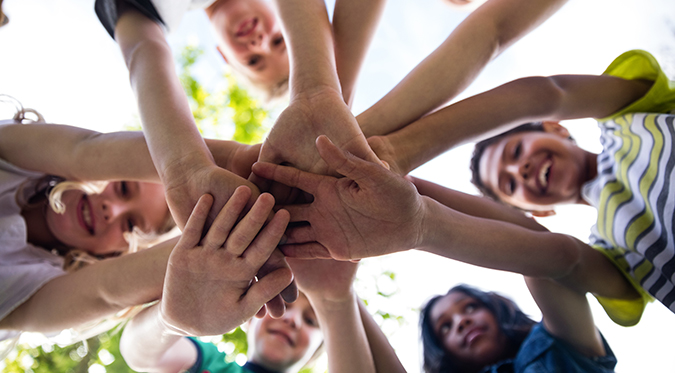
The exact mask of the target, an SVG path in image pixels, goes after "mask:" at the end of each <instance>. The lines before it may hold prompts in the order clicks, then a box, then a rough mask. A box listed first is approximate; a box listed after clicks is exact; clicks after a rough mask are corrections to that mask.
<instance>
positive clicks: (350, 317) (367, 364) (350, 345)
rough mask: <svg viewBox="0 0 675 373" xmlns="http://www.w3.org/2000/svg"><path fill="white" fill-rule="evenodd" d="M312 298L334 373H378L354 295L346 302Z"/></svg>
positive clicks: (329, 362)
mask: <svg viewBox="0 0 675 373" xmlns="http://www.w3.org/2000/svg"><path fill="white" fill-rule="evenodd" d="M318 298H319V297H311V296H310V297H309V300H310V302H311V304H312V307H313V308H314V311H315V312H316V315H317V318H318V319H319V325H321V331H322V332H323V336H324V343H325V345H326V351H327V353H328V370H329V371H331V372H345V373H347V372H364V373H367V372H375V365H374V362H373V358H372V356H371V351H370V348H369V345H368V338H367V337H366V332H365V330H364V328H363V323H362V321H361V315H360V312H359V308H358V304H357V302H359V301H358V299H357V298H356V295H355V294H353V293H352V294H351V295H350V297H348V298H347V299H345V300H344V301H332V300H321V299H318Z"/></svg>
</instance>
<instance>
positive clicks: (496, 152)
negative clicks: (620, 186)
mask: <svg viewBox="0 0 675 373" xmlns="http://www.w3.org/2000/svg"><path fill="white" fill-rule="evenodd" d="M555 125H557V124H553V123H550V124H547V125H546V126H545V128H551V129H547V130H546V132H520V133H515V134H513V135H510V136H506V137H505V138H503V139H501V140H500V141H498V142H496V143H494V144H492V145H490V146H488V147H487V148H486V149H485V152H484V153H483V155H482V157H481V159H480V164H479V169H480V177H481V179H482V181H483V183H484V184H485V185H486V186H487V187H488V188H489V189H490V190H492V191H493V192H494V193H495V195H497V197H498V198H499V199H501V200H502V201H504V202H505V203H508V204H510V205H513V206H516V207H519V208H521V209H524V210H528V211H534V212H536V211H548V210H552V209H553V207H554V205H556V204H562V203H577V202H579V201H580V200H581V194H580V193H581V186H582V185H583V183H584V182H586V181H587V177H586V175H588V174H589V172H588V162H587V157H586V155H587V153H586V152H585V151H584V150H582V149H581V148H579V147H577V146H576V145H575V144H574V143H573V142H572V141H571V140H569V139H568V138H567V137H568V136H569V133H568V132H567V131H566V130H564V131H561V130H559V129H558V128H563V129H564V127H562V126H560V125H557V126H558V127H555ZM551 126H553V127H551Z"/></svg>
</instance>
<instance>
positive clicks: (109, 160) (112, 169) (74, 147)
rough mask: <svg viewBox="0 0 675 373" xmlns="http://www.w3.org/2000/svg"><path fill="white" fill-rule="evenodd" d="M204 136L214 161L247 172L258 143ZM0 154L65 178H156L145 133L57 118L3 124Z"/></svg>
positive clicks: (15, 162) (238, 172) (20, 164)
mask: <svg viewBox="0 0 675 373" xmlns="http://www.w3.org/2000/svg"><path fill="white" fill-rule="evenodd" d="M205 142H206V146H207V147H208V150H209V151H210V153H211V154H212V155H213V158H214V160H215V162H216V164H217V165H218V166H219V167H222V168H224V169H227V170H229V171H231V172H233V173H235V174H236V175H239V176H240V177H247V176H248V175H249V174H250V173H251V165H252V164H253V163H254V162H255V161H256V159H257V157H258V152H259V149H260V144H258V145H243V144H239V143H237V142H235V141H224V140H210V139H206V140H205ZM26 149H40V151H25V150H26ZM0 158H2V159H4V160H6V161H8V162H9V163H11V164H13V165H15V166H17V167H19V168H22V169H25V170H31V171H36V172H41V173H44V174H49V175H57V176H61V177H64V178H66V179H68V180H85V181H89V180H134V181H150V182H159V177H158V176H157V171H156V170H155V166H154V165H153V164H152V159H151V158H150V152H149V151H148V146H147V144H146V142H145V137H144V136H143V133H142V132H136V131H128V132H109V133H101V132H96V131H90V130H87V129H84V128H79V127H72V126H67V125H61V124H30V125H26V124H7V125H3V126H0Z"/></svg>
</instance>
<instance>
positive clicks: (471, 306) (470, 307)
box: [464, 303, 478, 313]
mask: <svg viewBox="0 0 675 373" xmlns="http://www.w3.org/2000/svg"><path fill="white" fill-rule="evenodd" d="M477 309H478V304H477V303H469V304H467V305H466V307H464V312H466V313H471V312H474V311H475V310H477Z"/></svg>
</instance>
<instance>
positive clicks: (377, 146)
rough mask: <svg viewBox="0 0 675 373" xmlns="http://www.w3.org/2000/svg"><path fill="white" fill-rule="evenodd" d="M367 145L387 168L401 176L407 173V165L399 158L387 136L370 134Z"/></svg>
mask: <svg viewBox="0 0 675 373" xmlns="http://www.w3.org/2000/svg"><path fill="white" fill-rule="evenodd" d="M368 145H369V146H370V148H371V149H373V151H374V152H375V154H376V155H377V157H378V158H380V160H381V162H382V163H384V164H385V167H387V168H388V169H389V170H391V171H392V172H394V173H396V174H398V175H401V176H405V175H406V174H407V172H406V170H407V167H408V165H405V164H402V161H403V160H399V157H398V154H397V153H396V150H395V148H394V145H392V143H391V141H390V140H389V137H388V136H371V137H369V138H368Z"/></svg>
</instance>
